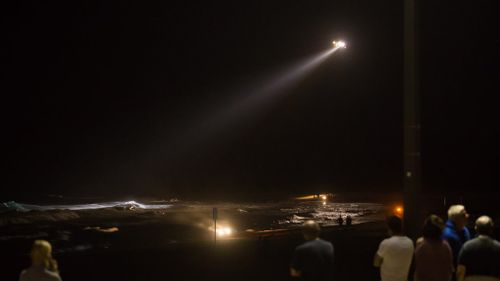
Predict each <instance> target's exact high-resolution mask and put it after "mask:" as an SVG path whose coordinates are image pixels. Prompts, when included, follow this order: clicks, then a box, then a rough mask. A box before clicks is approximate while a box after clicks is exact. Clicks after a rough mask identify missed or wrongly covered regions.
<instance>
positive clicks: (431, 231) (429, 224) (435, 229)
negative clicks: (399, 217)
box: [422, 215, 444, 241]
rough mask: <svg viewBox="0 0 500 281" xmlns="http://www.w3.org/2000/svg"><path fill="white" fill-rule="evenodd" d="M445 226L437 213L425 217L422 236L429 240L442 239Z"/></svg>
mask: <svg viewBox="0 0 500 281" xmlns="http://www.w3.org/2000/svg"><path fill="white" fill-rule="evenodd" d="M443 228H444V222H443V220H442V219H441V218H440V217H438V216H436V215H430V216H429V217H428V218H427V219H425V222H424V228H423V230H422V236H423V237H424V238H425V239H428V240H434V241H438V240H440V239H441V235H442V234H443Z"/></svg>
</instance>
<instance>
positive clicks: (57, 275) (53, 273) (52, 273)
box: [45, 269, 61, 281]
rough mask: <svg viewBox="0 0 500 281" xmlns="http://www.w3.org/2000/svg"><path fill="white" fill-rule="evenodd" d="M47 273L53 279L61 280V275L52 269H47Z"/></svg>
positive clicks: (53, 280) (55, 280) (54, 280)
mask: <svg viewBox="0 0 500 281" xmlns="http://www.w3.org/2000/svg"><path fill="white" fill-rule="evenodd" d="M45 274H46V275H47V277H48V279H49V280H51V281H61V276H59V273H57V272H54V271H50V270H47V269H46V270H45Z"/></svg>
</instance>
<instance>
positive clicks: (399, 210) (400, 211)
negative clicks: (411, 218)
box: [394, 206, 404, 216]
mask: <svg viewBox="0 0 500 281" xmlns="http://www.w3.org/2000/svg"><path fill="white" fill-rule="evenodd" d="M403 210H404V209H403V207H401V206H396V207H395V208H394V214H395V215H396V216H402V215H403Z"/></svg>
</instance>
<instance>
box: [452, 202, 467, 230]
mask: <svg viewBox="0 0 500 281" xmlns="http://www.w3.org/2000/svg"><path fill="white" fill-rule="evenodd" d="M468 217H469V214H467V211H465V207H464V206H463V205H453V206H451V207H450V208H449V209H448V219H450V220H452V221H453V222H454V223H455V226H456V227H457V228H458V229H462V228H464V227H465V225H466V224H467V218H468Z"/></svg>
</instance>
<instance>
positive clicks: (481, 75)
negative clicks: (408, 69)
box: [0, 0, 500, 199]
mask: <svg viewBox="0 0 500 281" xmlns="http://www.w3.org/2000/svg"><path fill="white" fill-rule="evenodd" d="M9 2H10V1H9ZM426 2H429V3H426V6H424V7H422V12H421V14H420V18H421V24H420V28H421V31H422V34H421V36H422V37H421V39H422V40H421V45H420V48H421V49H420V51H421V60H420V63H421V81H422V88H421V89H422V126H423V127H422V128H423V129H422V157H423V165H424V188H425V189H426V190H454V189H459V190H466V189H470V188H477V189H479V190H487V189H491V188H495V187H497V185H498V180H497V178H496V175H497V173H498V168H499V165H498V161H499V160H498V159H499V156H500V153H499V147H498V143H499V138H498V137H497V135H498V133H499V132H498V131H499V129H498V128H499V126H498V123H497V121H496V119H498V117H499V110H498V108H499V102H498V100H499V99H498V97H497V96H498V94H499V93H500V89H499V86H498V83H499V81H500V56H499V54H498V47H499V43H500V39H499V38H500V37H499V36H498V34H500V33H499V31H500V30H499V26H500V24H499V22H498V19H497V16H496V13H495V11H496V9H495V7H494V2H495V1H493V0H491V1H477V2H478V3H476V2H471V1H469V2H468V3H467V4H465V3H464V4H461V3H457V1H426ZM402 4H403V1H399V0H398V1H396V0H394V1H393V0H390V1H389V0H387V1H372V0H358V1H334V0H328V1H246V2H241V1H220V2H210V1H200V3H195V2H187V1H157V0H153V1H129V0H120V1H95V0H87V1H15V3H14V2H13V3H10V4H1V5H2V6H3V7H2V8H1V11H2V12H1V13H2V21H3V23H2V25H1V29H2V30H1V31H2V33H1V34H2V44H1V46H0V50H1V57H2V79H3V80H4V81H3V82H2V86H1V87H2V132H3V134H2V135H3V137H2V138H3V140H4V141H5V144H4V145H3V151H4V152H3V153H2V154H3V157H2V158H3V160H4V163H5V167H6V168H5V169H4V172H5V177H4V183H2V185H3V186H4V187H5V188H2V191H1V195H2V197H3V198H5V199H11V198H14V199H15V198H17V197H20V196H21V195H23V194H29V195H35V194H63V195H68V196H69V195H73V196H82V195H85V196H117V197H123V196H139V195H141V196H148V195H151V196H179V197H183V196H184V197H192V198H205V197H217V196H226V197H229V198H230V197H234V198H240V197H242V196H251V197H254V198H258V197H259V196H262V197H264V196H267V195H270V194H286V195H288V194H297V193H308V192H309V191H332V192H336V191H380V192H386V191H398V190H401V189H402V170H403V167H402V164H403V163H402V160H403V153H402V149H403V142H402V141H403V125H402V121H403V120H402V117H403V108H402V105H403V82H402V80H403V75H402V74H403V6H402ZM336 38H344V39H345V40H347V41H348V49H346V50H344V51H342V52H338V53H336V54H334V56H333V57H331V58H329V59H328V60H327V61H326V62H325V63H324V64H323V65H321V66H320V67H319V68H317V69H316V70H315V71H313V72H312V73H311V74H310V75H308V76H307V77H306V78H305V79H304V80H302V81H300V82H299V83H298V84H296V85H294V86H293V87H291V88H289V89H287V91H286V93H285V94H283V95H281V96H280V98H276V99H273V100H272V101H270V102H268V103H266V104H265V105H262V106H256V108H255V110H253V111H252V114H250V115H246V116H242V117H241V118H238V115H237V114H236V115H234V116H232V118H231V121H232V122H231V123H230V125H228V126H227V127H224V128H222V129H221V128H219V130H217V131H214V132H213V133H212V134H207V132H208V131H210V129H206V130H199V126H200V124H203V122H204V121H206V120H208V119H210V118H212V117H213V116H214V115H217V113H218V112H220V111H223V110H224V109H225V108H227V107H229V106H230V105H231V101H235V100H239V99H241V97H242V96H243V94H244V93H246V92H248V91H249V89H252V88H255V87H257V86H256V85H259V84H258V83H259V82H261V81H262V79H266V77H273V76H274V75H275V74H276V73H280V71H282V70H283V69H286V67H287V66H289V65H293V64H294V63H295V62H297V61H300V60H302V59H304V58H307V57H310V56H311V55H314V54H317V53H319V52H321V51H323V50H325V49H326V48H330V46H331V45H330V44H331V41H332V40H333V39H336ZM185 136H189V141H187V142H186V141H185V139H183V138H182V137H184V138H185Z"/></svg>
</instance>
